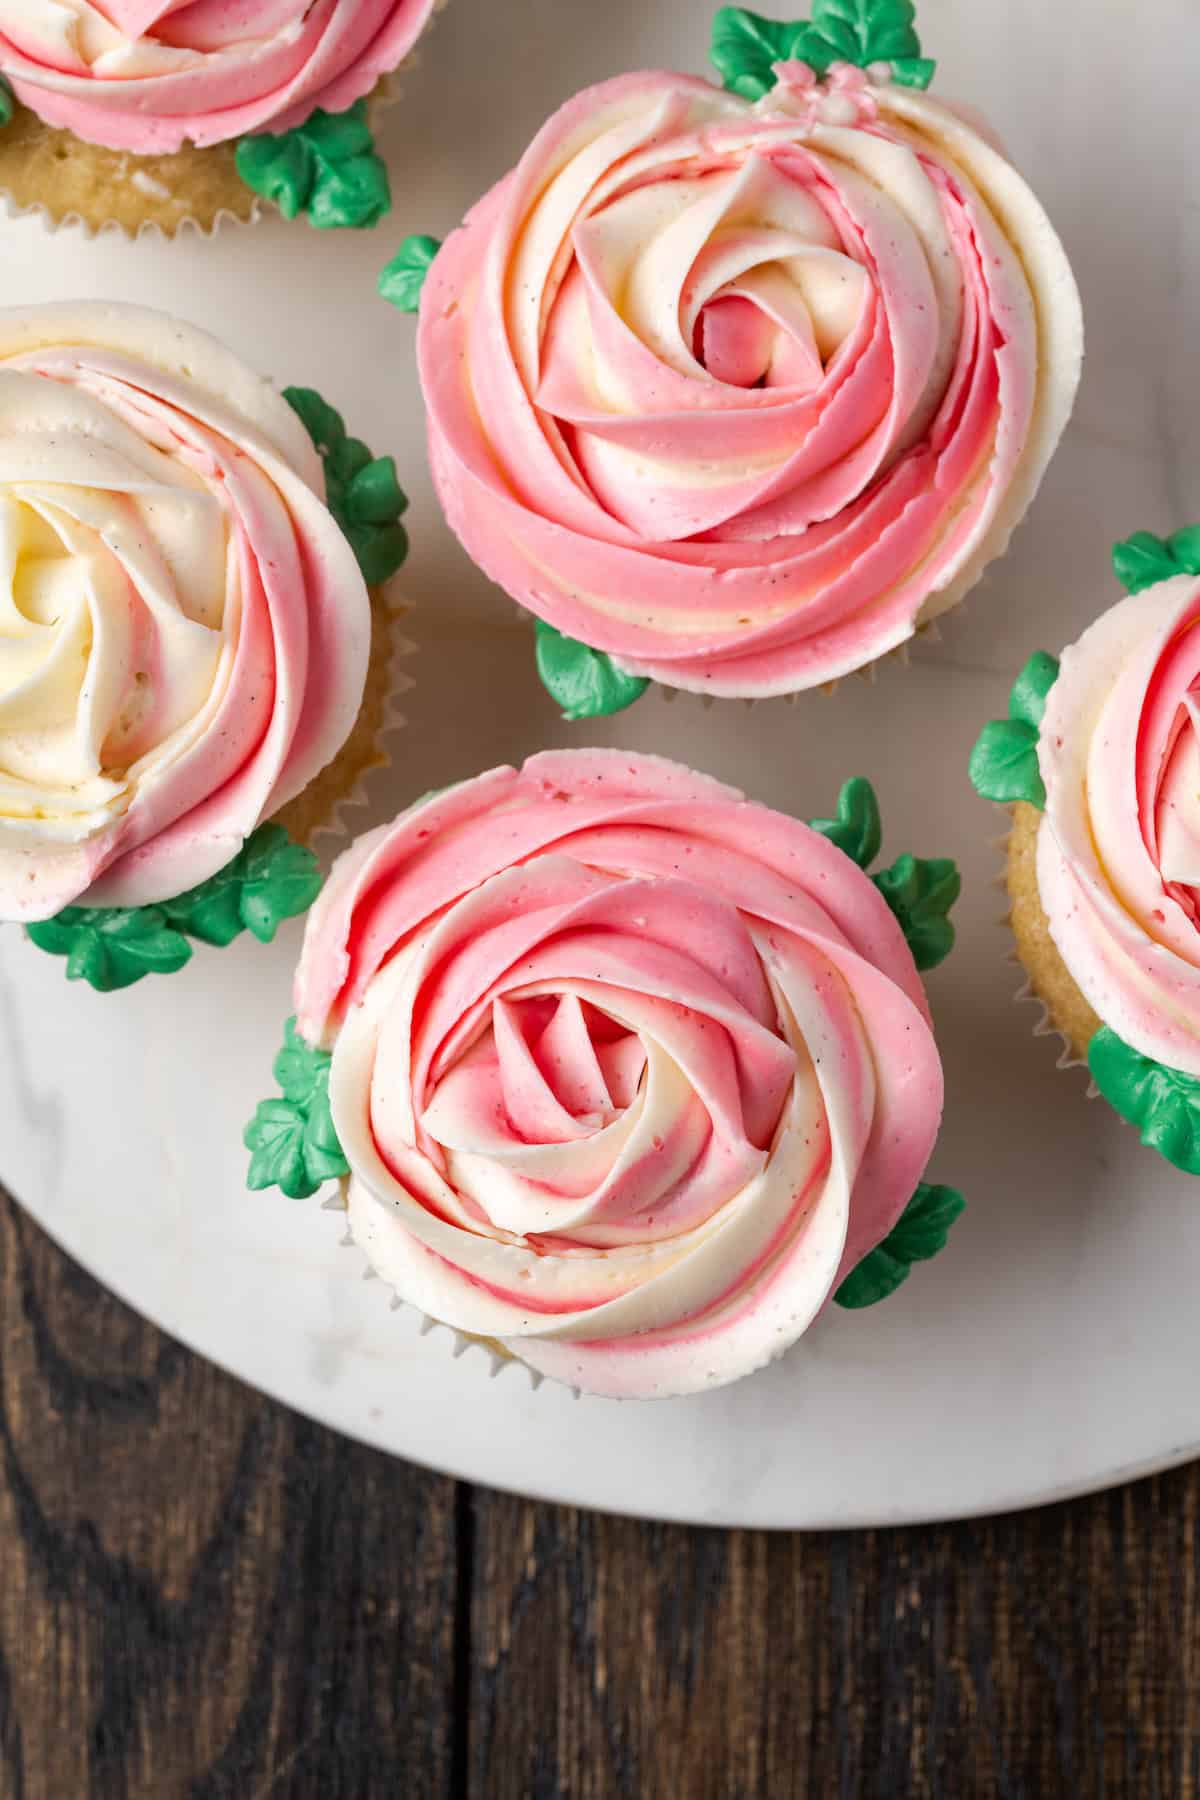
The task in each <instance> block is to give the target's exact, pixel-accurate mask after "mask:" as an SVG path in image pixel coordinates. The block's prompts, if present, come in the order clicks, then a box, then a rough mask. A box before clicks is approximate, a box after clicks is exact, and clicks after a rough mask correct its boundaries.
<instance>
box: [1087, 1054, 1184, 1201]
mask: <svg viewBox="0 0 1200 1800" xmlns="http://www.w3.org/2000/svg"><path fill="white" fill-rule="evenodd" d="M1088 1068H1089V1069H1090V1070H1091V1072H1092V1080H1093V1081H1094V1082H1095V1083H1096V1086H1097V1087H1098V1088H1099V1089H1100V1092H1101V1093H1102V1094H1103V1095H1104V1098H1105V1099H1106V1100H1107V1101H1108V1103H1109V1105H1110V1106H1112V1107H1114V1108H1115V1109H1116V1111H1117V1112H1119V1113H1120V1115H1121V1117H1122V1118H1123V1119H1128V1120H1129V1123H1130V1124H1131V1125H1136V1127H1137V1129H1138V1132H1139V1134H1140V1136H1141V1140H1142V1142H1143V1144H1147V1145H1148V1146H1149V1147H1150V1149H1151V1150H1157V1151H1158V1153H1159V1155H1160V1156H1165V1157H1166V1159H1167V1161H1168V1162H1169V1163H1173V1164H1174V1166H1175V1167H1176V1168H1177V1169H1184V1170H1186V1172H1187V1173H1188V1174H1189V1175H1200V1081H1198V1080H1197V1079H1196V1077H1195V1076H1194V1075H1184V1074H1183V1073H1182V1072H1181V1071H1180V1070H1179V1069H1168V1068H1166V1067H1165V1066H1164V1065H1163V1064H1162V1063H1157V1062H1153V1061H1152V1060H1151V1058H1150V1057H1148V1056H1143V1055H1142V1054H1141V1052H1140V1051H1138V1050H1134V1049H1133V1048H1132V1047H1131V1046H1130V1045H1129V1044H1127V1043H1125V1042H1124V1040H1123V1039H1121V1038H1119V1037H1118V1036H1117V1034H1116V1032H1115V1031H1112V1030H1110V1028H1109V1027H1108V1026H1107V1025H1102V1026H1101V1027H1100V1029H1099V1031H1097V1032H1096V1033H1095V1035H1094V1036H1093V1038H1092V1041H1091V1043H1090V1044H1089V1045H1088Z"/></svg>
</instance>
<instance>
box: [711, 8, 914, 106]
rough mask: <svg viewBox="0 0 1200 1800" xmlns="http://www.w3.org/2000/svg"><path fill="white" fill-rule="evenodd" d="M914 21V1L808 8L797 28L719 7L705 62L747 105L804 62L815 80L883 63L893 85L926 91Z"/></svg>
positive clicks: (750, 13)
mask: <svg viewBox="0 0 1200 1800" xmlns="http://www.w3.org/2000/svg"><path fill="white" fill-rule="evenodd" d="M913 18H914V9H913V5H912V0H813V8H812V18H811V19H800V20H794V21H785V20H781V19H766V18H763V17H762V16H761V15H760V14H759V13H753V12H749V11H747V10H746V9H745V8H744V7H740V6H722V7H721V8H720V9H719V11H718V12H717V14H716V16H715V18H714V19H713V32H712V46H711V50H710V56H711V59H712V63H713V66H714V67H715V69H716V70H717V72H718V74H719V75H720V77H721V79H722V81H723V82H724V84H725V86H726V87H727V88H728V89H729V90H730V91H731V92H732V93H735V94H740V95H741V96H742V98H743V99H745V100H761V99H762V97H763V95H764V94H769V93H770V91H771V89H772V88H773V87H774V86H775V73H774V65H775V64H776V63H780V62H805V63H807V64H808V65H809V67H810V68H812V69H814V70H815V71H816V73H817V74H818V75H824V74H825V73H826V72H827V70H828V68H829V65H830V64H831V63H833V62H849V63H857V64H858V65H859V66H860V67H861V68H866V67H867V66H868V65H869V64H870V63H874V62H887V63H890V64H891V69H892V74H893V76H894V78H895V79H896V80H897V81H899V82H903V83H904V85H905V86H907V87H921V88H923V87H928V86H929V82H930V80H931V78H932V76H933V71H934V66H935V65H934V64H933V62H932V61H931V60H930V59H929V58H928V57H924V56H922V55H921V42H920V39H919V38H918V36H917V32H916V28H915V26H914V23H913Z"/></svg>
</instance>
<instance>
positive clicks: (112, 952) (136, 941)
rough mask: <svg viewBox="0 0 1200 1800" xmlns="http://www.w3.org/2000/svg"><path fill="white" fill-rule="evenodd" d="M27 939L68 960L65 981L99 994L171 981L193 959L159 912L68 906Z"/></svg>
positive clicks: (28, 930) (31, 931)
mask: <svg viewBox="0 0 1200 1800" xmlns="http://www.w3.org/2000/svg"><path fill="white" fill-rule="evenodd" d="M26 933H27V935H28V937H29V938H30V940H31V942H33V943H35V944H36V945H37V947H38V949H39V950H47V951H49V953H50V954H51V955H52V956H65V957H66V959H67V979H68V981H86V982H87V983H88V984H89V986H91V987H94V988H95V989H96V991H97V993H101V994H111V993H115V992H117V990H118V989H120V988H127V987H132V986H133V984H134V982H135V981H140V980H141V979H142V977H143V976H144V975H170V974H172V973H173V972H174V971H175V970H176V969H181V968H182V967H183V965H184V963H185V962H187V960H188V958H189V957H190V956H191V954H192V947H191V945H190V944H189V943H188V941H187V939H186V938H185V937H183V936H182V935H181V934H180V933H179V932H178V931H176V930H174V929H172V927H171V926H170V924H169V923H168V921H167V917H166V913H165V911H164V909H163V908H162V907H159V906H138V907H114V906H96V907H86V906H68V907H65V908H64V909H63V911H62V912H60V913H58V914H57V915H56V917H55V918H53V919H46V920H44V921H43V922H41V923H40V924H35V925H29V926H27V927H26Z"/></svg>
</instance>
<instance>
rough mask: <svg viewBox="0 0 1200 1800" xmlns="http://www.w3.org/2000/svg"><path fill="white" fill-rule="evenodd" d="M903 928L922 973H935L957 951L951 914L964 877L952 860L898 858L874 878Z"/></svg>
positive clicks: (919, 857)
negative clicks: (935, 969) (931, 970)
mask: <svg viewBox="0 0 1200 1800" xmlns="http://www.w3.org/2000/svg"><path fill="white" fill-rule="evenodd" d="M871 879H872V881H873V882H874V883H875V886H876V887H877V888H878V889H879V891H880V893H881V894H882V895H883V897H884V899H885V900H886V901H887V903H888V905H889V906H890V907H891V909H892V911H893V912H894V913H895V915H896V918H897V920H898V921H899V924H900V929H901V930H902V931H903V933H904V936H905V938H906V940H907V942H908V947H909V949H910V950H911V951H912V954H913V961H914V962H915V963H916V965H917V967H918V969H934V968H936V967H937V965H938V963H940V962H942V961H943V960H944V959H945V958H946V957H947V956H949V954H950V952H951V950H952V949H953V948H954V926H953V925H952V924H951V923H950V919H949V917H948V914H949V912H950V908H951V907H952V906H953V905H954V902H955V901H956V900H957V899H958V896H959V894H960V893H961V891H962V877H961V876H960V874H959V872H958V868H957V865H956V864H955V863H954V862H953V861H952V860H951V858H950V857H948V856H934V857H930V858H928V859H926V858H925V857H921V856H910V855H908V854H907V853H906V854H905V855H904V856H898V857H897V858H896V860H895V862H894V863H893V864H892V866H891V868H890V869H882V870H881V871H880V873H879V874H878V875H873V876H872V877H871Z"/></svg>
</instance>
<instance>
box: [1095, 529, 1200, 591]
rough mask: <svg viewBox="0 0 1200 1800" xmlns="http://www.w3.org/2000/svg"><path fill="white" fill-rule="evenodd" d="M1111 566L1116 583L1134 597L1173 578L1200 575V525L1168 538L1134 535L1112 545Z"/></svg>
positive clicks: (1182, 530) (1143, 532) (1141, 533)
mask: <svg viewBox="0 0 1200 1800" xmlns="http://www.w3.org/2000/svg"><path fill="white" fill-rule="evenodd" d="M1112 562H1113V569H1114V571H1115V573H1116V577H1117V580H1118V581H1119V582H1120V583H1121V585H1122V587H1124V588H1126V589H1128V591H1129V592H1130V593H1131V594H1140V593H1141V591H1142V589H1143V588H1148V587H1154V586H1155V585H1156V584H1157V583H1158V582H1160V581H1169V580H1170V579H1171V577H1172V576H1173V575H1200V525H1185V526H1183V527H1182V529H1181V530H1179V531H1173V532H1172V533H1171V535H1170V537H1167V538H1160V537H1155V535H1154V533H1153V532H1152V531H1135V532H1134V534H1133V536H1132V537H1127V538H1123V539H1122V540H1121V542H1120V543H1118V544H1114V545H1113V552H1112Z"/></svg>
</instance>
